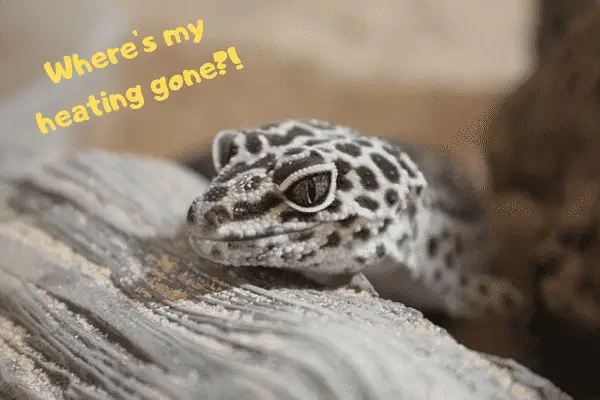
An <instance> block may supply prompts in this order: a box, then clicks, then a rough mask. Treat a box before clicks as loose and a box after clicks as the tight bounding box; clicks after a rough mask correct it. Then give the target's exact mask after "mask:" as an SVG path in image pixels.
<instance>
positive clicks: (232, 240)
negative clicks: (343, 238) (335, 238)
mask: <svg viewBox="0 0 600 400" xmlns="http://www.w3.org/2000/svg"><path fill="white" fill-rule="evenodd" d="M328 223H330V222H321V223H318V224H314V225H311V226H308V227H306V228H302V229H294V230H289V231H283V232H277V233H263V234H259V235H253V236H244V237H239V236H224V237H218V236H210V235H201V234H196V233H194V232H193V231H190V234H189V236H190V237H192V238H194V239H195V240H203V241H209V242H220V243H242V242H252V241H255V240H259V239H269V238H277V237H281V236H284V235H294V236H295V235H302V234H303V233H306V232H308V231H311V230H313V229H315V228H317V227H319V226H322V225H325V224H328Z"/></svg>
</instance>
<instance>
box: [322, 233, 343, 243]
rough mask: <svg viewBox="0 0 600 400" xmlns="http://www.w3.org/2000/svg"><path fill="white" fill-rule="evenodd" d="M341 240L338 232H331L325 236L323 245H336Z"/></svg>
mask: <svg viewBox="0 0 600 400" xmlns="http://www.w3.org/2000/svg"><path fill="white" fill-rule="evenodd" d="M341 242H342V238H341V237H340V235H339V233H337V232H333V233H332V234H330V235H329V236H327V243H325V247H337V246H339V245H340V243H341Z"/></svg>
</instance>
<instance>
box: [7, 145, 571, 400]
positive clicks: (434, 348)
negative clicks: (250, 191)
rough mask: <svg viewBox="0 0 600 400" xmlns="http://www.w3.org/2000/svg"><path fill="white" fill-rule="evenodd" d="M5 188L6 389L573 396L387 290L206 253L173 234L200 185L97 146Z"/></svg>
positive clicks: (104, 394)
mask: <svg viewBox="0 0 600 400" xmlns="http://www.w3.org/2000/svg"><path fill="white" fill-rule="evenodd" d="M20 178H21V179H18V180H13V181H11V182H6V183H5V184H4V185H2V187H1V192H0V193H1V199H0V200H1V203H0V210H2V215H1V216H2V220H1V222H0V254H2V257H1V261H0V368H1V371H2V372H1V373H0V396H4V397H7V398H10V397H11V396H12V397H14V398H19V399H37V398H43V399H61V398H91V399H107V398H110V399H133V398H136V399H139V398H141V399H165V398H168V399H197V398H202V399H216V400H222V399H299V400H300V399H301V400H306V399H348V400H351V399H386V400H388V399H389V400H391V399H426V398H445V399H461V400H468V399H478V400H481V399H525V398H527V399H568V398H570V397H569V396H567V395H565V394H563V393H562V392H560V391H559V390H558V389H557V388H556V387H554V386H553V385H552V384H551V383H550V382H548V381H546V380H544V379H542V378H540V377H538V376H536V375H534V374H532V373H531V372H529V371H528V370H526V369H525V368H523V367H521V366H519V365H517V364H516V363H513V362H510V361H506V360H502V359H498V358H494V357H490V356H485V355H482V354H479V353H475V352H473V351H469V350H467V349H466V348H464V347H462V346H460V345H459V344H457V343H456V342H455V340H454V339H452V338H451V337H450V336H449V335H448V334H447V333H446V332H445V331H443V330H442V329H440V328H438V327H436V326H435V325H433V324H432V323H430V322H428V321H427V320H425V319H424V318H422V316H421V314H420V313H418V312H416V311H414V310H412V309H409V308H406V307H404V306H402V305H400V304H397V303H393V302H390V301H385V300H380V299H376V298H371V297H369V296H367V295H360V294H355V293H349V292H344V291H325V290H319V288H314V287H312V286H310V284H309V283H307V282H305V281H304V280H303V279H302V278H300V277H298V276H296V275H293V274H287V273H282V272H278V271H273V270H264V269H256V268H254V269H252V268H251V269H227V268H221V267H217V266H214V265H210V264H208V263H207V262H205V261H202V260H200V259H198V258H197V257H196V256H195V255H193V254H192V253H191V252H190V250H189V249H188V248H187V246H185V244H184V242H183V241H182V240H181V239H180V238H179V237H178V236H177V235H175V236H174V235H173V234H174V233H175V232H176V231H177V230H178V228H179V224H180V222H181V221H182V220H183V218H184V214H185V211H186V208H187V205H188V203H189V202H190V201H191V200H192V198H193V197H195V196H196V195H198V194H199V193H200V192H201V191H202V190H203V189H204V187H205V185H206V182H205V181H204V180H203V179H202V178H200V177H198V176H197V175H195V174H192V173H190V172H189V171H187V170H185V169H183V168H181V167H179V166H176V165H174V164H169V163H165V162H161V161H157V160H151V159H144V158H138V157H128V156H117V155H112V154H109V153H104V152H99V151H91V152H85V153H79V154H75V155H73V156H70V157H68V158H64V159H59V160H56V161H52V162H49V163H47V164H45V165H44V166H43V167H42V168H40V169H36V170H34V171H30V172H29V173H28V174H26V175H25V176H22V177H20Z"/></svg>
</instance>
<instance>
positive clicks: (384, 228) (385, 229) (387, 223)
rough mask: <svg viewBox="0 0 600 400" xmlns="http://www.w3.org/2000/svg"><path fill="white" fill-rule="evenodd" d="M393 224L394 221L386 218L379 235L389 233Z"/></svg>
mask: <svg viewBox="0 0 600 400" xmlns="http://www.w3.org/2000/svg"><path fill="white" fill-rule="evenodd" d="M391 223H392V220H391V219H389V218H386V219H384V220H383V225H382V226H381V227H380V228H379V231H378V233H379V234H382V233H385V232H386V231H387V229H388V228H389V226H390V224H391Z"/></svg>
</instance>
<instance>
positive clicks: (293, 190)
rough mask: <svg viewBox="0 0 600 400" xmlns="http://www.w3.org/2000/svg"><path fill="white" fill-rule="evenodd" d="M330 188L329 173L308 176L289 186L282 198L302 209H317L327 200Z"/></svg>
mask: <svg viewBox="0 0 600 400" xmlns="http://www.w3.org/2000/svg"><path fill="white" fill-rule="evenodd" d="M330 186H331V173H330V172H324V173H320V174H315V175H309V176H307V177H304V178H302V179H300V180H299V181H298V182H296V183H294V184H293V185H291V186H290V187H289V188H288V189H287V190H286V191H285V192H284V196H285V197H286V198H287V199H288V200H289V201H291V202H292V203H294V204H296V205H298V206H300V207H303V208H314V207H319V206H320V205H321V204H323V202H324V201H325V200H326V199H327V195H328V194H329V188H330Z"/></svg>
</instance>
